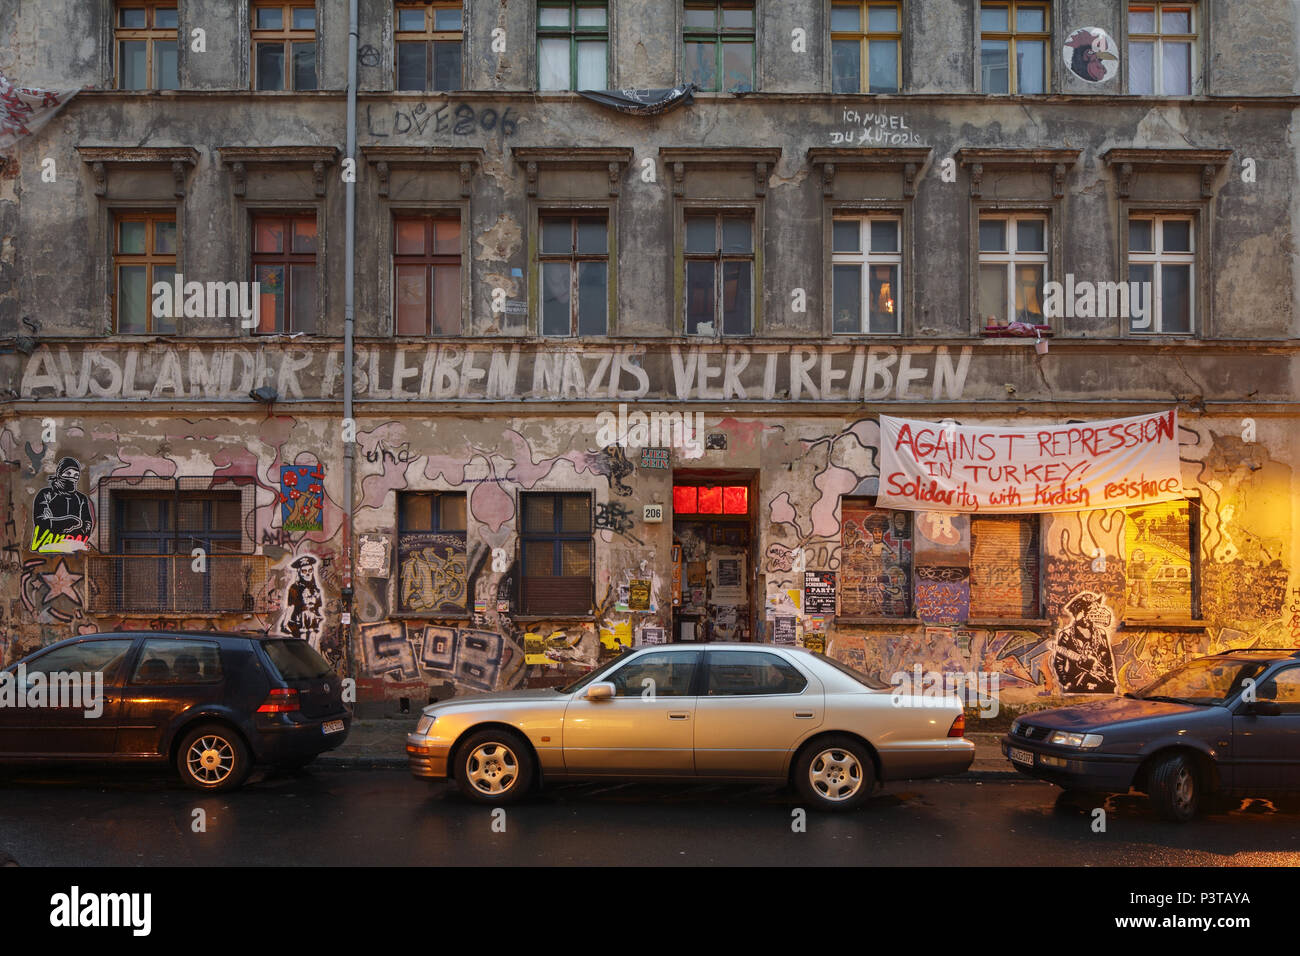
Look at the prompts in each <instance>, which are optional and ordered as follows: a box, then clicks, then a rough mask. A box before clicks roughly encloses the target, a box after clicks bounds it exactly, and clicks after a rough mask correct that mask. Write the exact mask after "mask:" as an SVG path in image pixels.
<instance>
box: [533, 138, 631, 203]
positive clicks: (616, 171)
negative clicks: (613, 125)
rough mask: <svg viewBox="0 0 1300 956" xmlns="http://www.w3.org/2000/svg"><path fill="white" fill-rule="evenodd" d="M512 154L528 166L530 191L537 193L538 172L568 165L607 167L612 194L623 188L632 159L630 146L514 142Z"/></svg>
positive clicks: (568, 166)
mask: <svg viewBox="0 0 1300 956" xmlns="http://www.w3.org/2000/svg"><path fill="white" fill-rule="evenodd" d="M510 155H511V156H513V157H514V160H515V162H517V163H519V164H520V165H521V166H523V167H524V172H525V174H526V176H527V181H528V195H529V196H536V195H537V174H538V172H539V170H541V169H543V168H545V167H547V166H557V167H564V168H566V169H604V170H605V173H606V175H607V176H608V177H609V194H610V195H611V196H617V195H619V193H620V192H622V185H623V172H624V170H625V169H626V168H627V166H628V164H629V163H631V162H632V156H633V151H632V148H631V147H630V146H590V147H584V146H512V147H511V148H510Z"/></svg>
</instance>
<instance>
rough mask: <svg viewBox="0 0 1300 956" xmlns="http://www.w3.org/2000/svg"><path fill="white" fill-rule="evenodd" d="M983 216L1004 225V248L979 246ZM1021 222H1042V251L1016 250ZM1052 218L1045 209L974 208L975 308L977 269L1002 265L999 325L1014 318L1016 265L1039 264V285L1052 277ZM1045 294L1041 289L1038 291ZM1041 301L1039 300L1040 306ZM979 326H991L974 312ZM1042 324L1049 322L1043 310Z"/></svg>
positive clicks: (986, 318)
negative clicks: (988, 249)
mask: <svg viewBox="0 0 1300 956" xmlns="http://www.w3.org/2000/svg"><path fill="white" fill-rule="evenodd" d="M986 219H1000V220H1002V221H1003V222H1005V223H1006V224H1007V232H1006V237H1007V242H1006V245H1007V249H1006V251H1005V252H985V251H984V250H982V249H980V248H979V224H980V223H981V222H983V221H984V220H986ZM1022 221H1034V222H1041V223H1042V224H1043V251H1042V252H1022V251H1020V249H1019V238H1020V235H1019V223H1020V222H1022ZM1051 230H1052V219H1051V216H1050V215H1049V214H1048V213H1046V212H1023V213H1019V212H1014V213H1008V212H993V211H991V210H977V211H976V222H975V251H976V254H977V255H978V258H979V261H978V267H977V269H976V271H975V308H976V310H978V309H979V302H980V272H981V271H982V269H983V267H984V266H986V265H1002V264H1004V265H1005V269H1006V289H1007V298H1006V301H1005V302H1003V303H1002V306H1003V312H1002V315H1000V316H995V317H994V318H996V319H998V320H999V322H998V323H997V324H999V325H1010V324H1011V322H1013V321H1014V320H1015V319H1016V266H1021V265H1041V266H1042V267H1043V284H1044V286H1046V284H1047V283H1048V282H1049V281H1051V277H1052V255H1051V248H1052V232H1051ZM1040 294H1043V295H1045V294H1046V293H1045V289H1044V291H1043V292H1042V293H1040ZM1042 304H1043V303H1041V302H1040V305H1042ZM977 319H978V321H979V327H980V329H981V330H983V329H984V328H987V327H988V326H990V325H992V324H993V323H990V322H989V321H988V316H984V315H978V314H977ZM1041 324H1043V325H1049V324H1050V322H1049V321H1048V319H1047V314H1046V311H1044V313H1043V320H1042V322H1041Z"/></svg>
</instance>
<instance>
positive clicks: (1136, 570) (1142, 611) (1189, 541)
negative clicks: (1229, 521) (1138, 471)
mask: <svg viewBox="0 0 1300 956" xmlns="http://www.w3.org/2000/svg"><path fill="white" fill-rule="evenodd" d="M1196 504H1197V503H1196V502H1195V501H1193V500H1191V499H1186V498H1184V499H1179V500H1177V501H1165V502H1160V503H1158V504H1153V505H1143V506H1142V507H1136V508H1128V509H1126V510H1125V512H1124V554H1125V560H1124V577H1125V579H1126V585H1127V586H1126V590H1127V599H1126V600H1125V602H1124V605H1125V611H1124V616H1125V618H1126V619H1141V618H1159V617H1177V618H1180V619H1190V618H1193V617H1194V616H1195V604H1196V601H1195V596H1196V594H1197V593H1198V592H1199V590H1200V582H1199V580H1198V577H1199V575H1198V572H1199V567H1198V565H1199V562H1198V561H1197V560H1196V559H1195V557H1194V556H1195V555H1196V554H1197V552H1198V550H1199V547H1198V543H1199V535H1198V534H1197V531H1198V530H1199V521H1198V518H1197V514H1198V509H1197V507H1196Z"/></svg>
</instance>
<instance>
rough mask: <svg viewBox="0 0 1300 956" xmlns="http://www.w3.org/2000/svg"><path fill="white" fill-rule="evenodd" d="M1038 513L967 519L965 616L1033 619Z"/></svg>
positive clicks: (1035, 610)
mask: <svg viewBox="0 0 1300 956" xmlns="http://www.w3.org/2000/svg"><path fill="white" fill-rule="evenodd" d="M1038 524H1039V519H1038V515H972V516H971V521H970V617H971V618H977V619H979V618H1017V619H1030V620H1032V619H1038V618H1039V617H1040V607H1041V597H1040V588H1039V582H1040V580H1041V576H1040V573H1039V553H1038Z"/></svg>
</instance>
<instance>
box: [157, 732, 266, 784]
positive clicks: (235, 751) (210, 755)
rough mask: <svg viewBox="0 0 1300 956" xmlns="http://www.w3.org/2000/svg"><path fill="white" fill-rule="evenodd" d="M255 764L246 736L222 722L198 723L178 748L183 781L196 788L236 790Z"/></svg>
mask: <svg viewBox="0 0 1300 956" xmlns="http://www.w3.org/2000/svg"><path fill="white" fill-rule="evenodd" d="M252 767H253V764H252V758H251V757H250V756H249V753H248V745H247V744H245V743H244V740H243V738H242V737H240V736H239V734H237V733H235V732H234V731H233V730H230V729H229V728H227V727H223V726H221V725H220V724H204V725H203V726H200V727H195V728H194V729H193V730H191V731H190V732H189V733H187V734H186V735H185V737H184V738H183V739H182V740H181V742H180V746H179V747H178V748H177V749H176V769H177V770H178V771H179V772H180V775H181V781H182V782H183V783H184V784H185V785H186V786H188V787H193V788H194V789H195V790H233V789H235V788H236V787H238V786H239V785H240V784H241V783H243V782H244V778H246V777H247V776H248V773H249V771H250V770H251V769H252Z"/></svg>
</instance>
